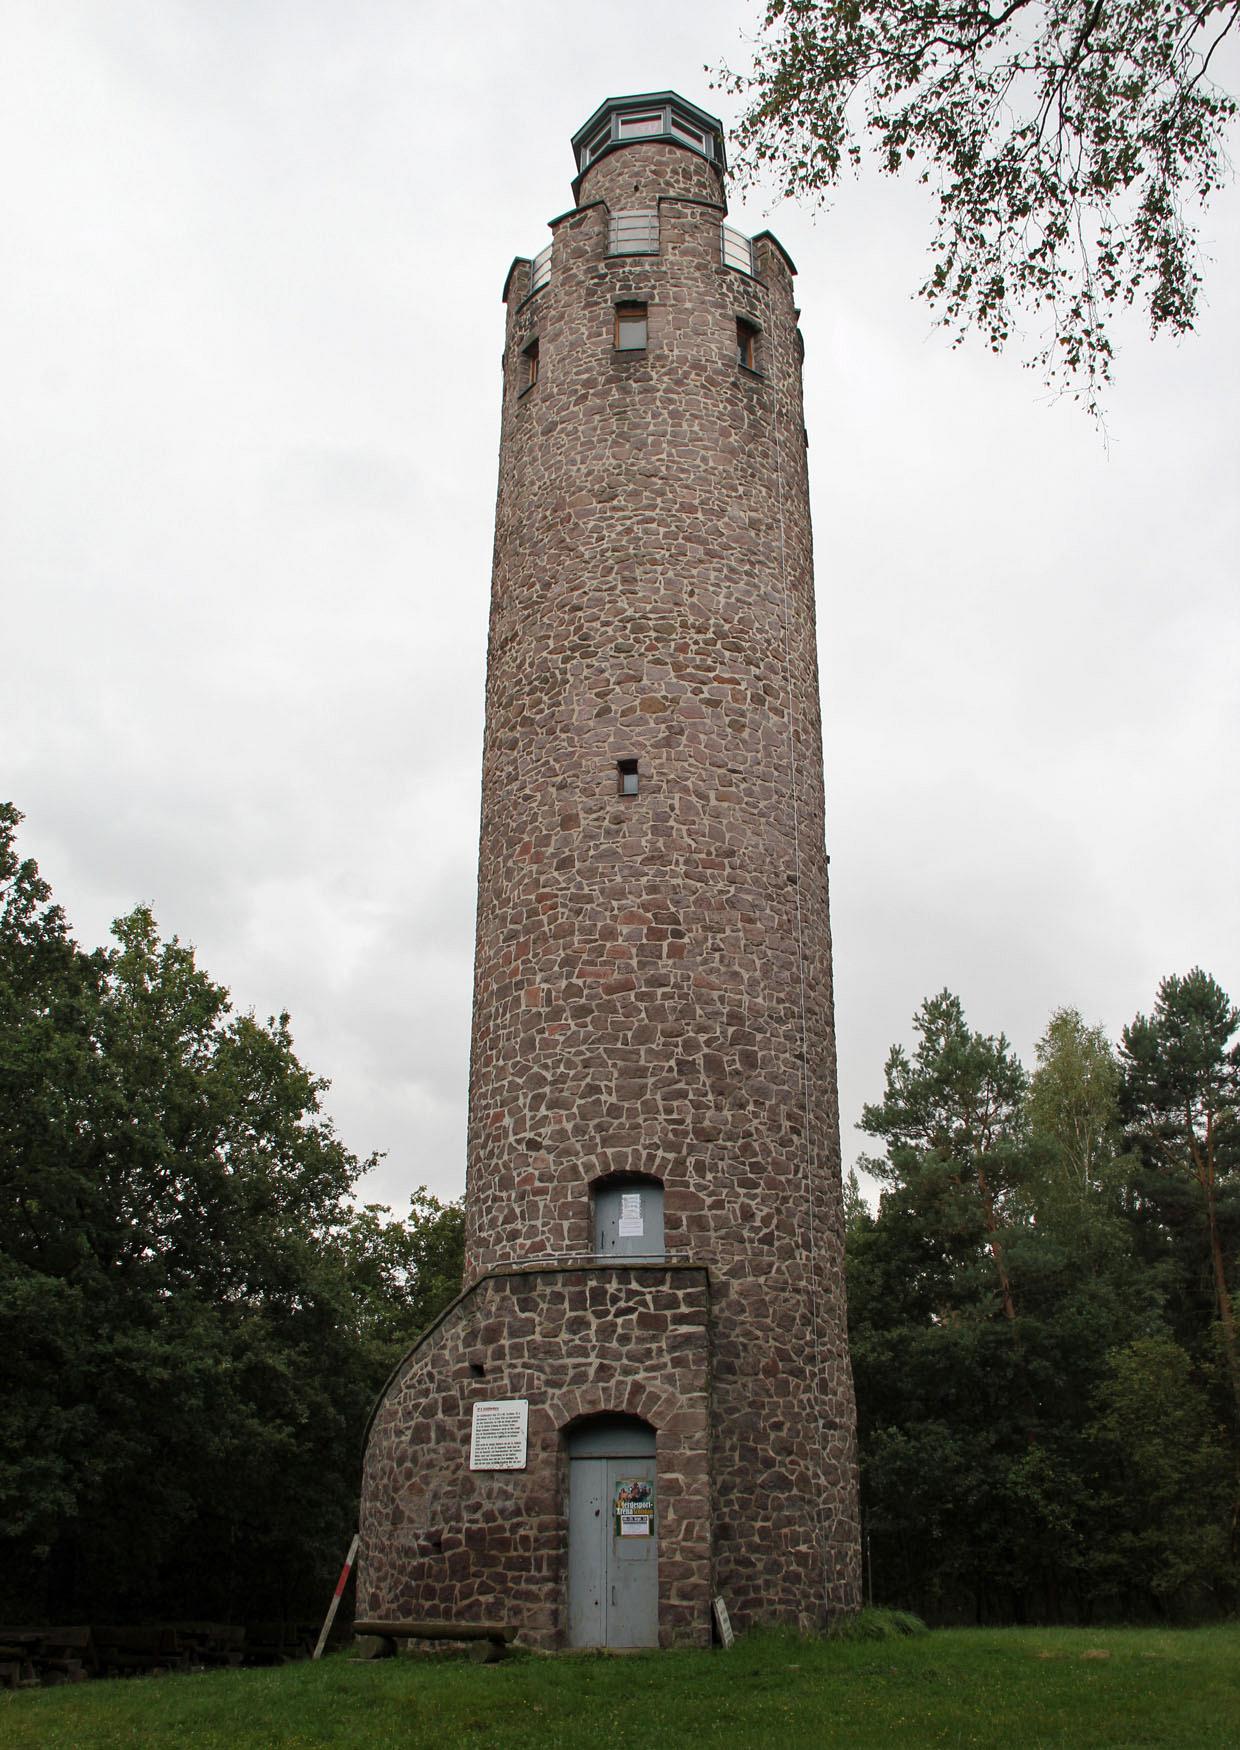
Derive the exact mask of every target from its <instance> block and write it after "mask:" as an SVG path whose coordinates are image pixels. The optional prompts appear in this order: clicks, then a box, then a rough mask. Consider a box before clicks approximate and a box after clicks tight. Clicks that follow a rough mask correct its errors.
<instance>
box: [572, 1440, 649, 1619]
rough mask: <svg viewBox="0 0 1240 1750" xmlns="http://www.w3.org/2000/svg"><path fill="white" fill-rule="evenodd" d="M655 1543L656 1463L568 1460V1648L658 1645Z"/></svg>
mask: <svg viewBox="0 0 1240 1750" xmlns="http://www.w3.org/2000/svg"><path fill="white" fill-rule="evenodd" d="M658 1537H659V1531H658V1500H657V1498H656V1490H655V1461H654V1459H653V1458H652V1457H639V1456H636V1455H634V1456H631V1457H621V1458H612V1457H607V1458H603V1457H598V1458H595V1457H584V1456H583V1457H580V1458H576V1457H575V1458H572V1459H570V1461H569V1497H568V1639H569V1645H570V1646H574V1647H657V1646H658V1644H659V1553H658Z"/></svg>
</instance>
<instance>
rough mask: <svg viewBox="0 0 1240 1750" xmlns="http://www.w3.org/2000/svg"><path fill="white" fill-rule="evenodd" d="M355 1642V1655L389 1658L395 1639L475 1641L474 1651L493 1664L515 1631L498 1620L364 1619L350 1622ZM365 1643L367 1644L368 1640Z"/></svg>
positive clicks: (503, 1653) (481, 1659) (486, 1662)
mask: <svg viewBox="0 0 1240 1750" xmlns="http://www.w3.org/2000/svg"><path fill="white" fill-rule="evenodd" d="M353 1633H354V1634H355V1635H356V1636H357V1640H358V1645H357V1648H356V1651H355V1653H354V1657H355V1658H357V1659H390V1658H392V1657H393V1656H394V1655H395V1652H396V1643H397V1641H477V1642H478V1643H479V1646H478V1651H477V1653H476V1655H475V1657H477V1659H478V1660H479V1662H480V1663H481V1664H484V1665H493V1664H494V1663H495V1661H496V1660H497V1659H502V1658H503V1657H504V1656H505V1654H506V1653H507V1651H508V1647H509V1643H510V1642H511V1641H514V1640H515V1639H516V1636H517V1631H516V1629H514V1628H507V1627H505V1625H504V1624H503V1623H499V1622H443V1621H435V1620H433V1619H429V1620H424V1621H422V1622H389V1621H387V1620H385V1619H378V1620H375V1619H366V1620H363V1621H361V1622H355V1623H354V1624H353ZM368 1643H369V1644H368Z"/></svg>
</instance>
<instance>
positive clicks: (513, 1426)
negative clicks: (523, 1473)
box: [469, 1398, 530, 1470]
mask: <svg viewBox="0 0 1240 1750" xmlns="http://www.w3.org/2000/svg"><path fill="white" fill-rule="evenodd" d="M529 1416H530V1406H529V1400H528V1399H527V1398H508V1399H506V1400H505V1399H495V1400H492V1401H491V1402H489V1403H479V1404H475V1405H474V1426H473V1438H472V1440H471V1441H470V1445H469V1468H470V1470H524V1469H525V1451H526V1437H527V1432H528V1428H529Z"/></svg>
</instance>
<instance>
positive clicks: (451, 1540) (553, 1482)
mask: <svg viewBox="0 0 1240 1750" xmlns="http://www.w3.org/2000/svg"><path fill="white" fill-rule="evenodd" d="M708 1317H709V1293H708V1286H707V1279H706V1272H705V1271H704V1270H700V1269H696V1268H692V1267H686V1266H684V1265H679V1266H671V1265H669V1266H666V1267H662V1268H655V1267H649V1266H643V1267H635V1266H625V1265H616V1264H606V1265H604V1264H599V1265H593V1266H591V1267H589V1268H585V1269H581V1270H537V1269H533V1270H530V1269H527V1270H525V1271H518V1272H513V1273H506V1274H500V1275H496V1276H489V1277H485V1278H483V1279H482V1280H480V1281H478V1282H477V1283H476V1284H475V1285H474V1287H473V1288H472V1289H471V1290H469V1291H467V1292H466V1294H465V1295H464V1296H463V1297H462V1299H460V1300H459V1301H457V1302H456V1303H455V1305H454V1306H453V1307H452V1308H451V1309H450V1310H449V1312H448V1313H447V1315H446V1316H445V1317H444V1319H443V1320H441V1322H440V1323H439V1324H438V1325H436V1326H435V1327H434V1328H433V1329H432V1330H431V1331H430V1332H429V1333H428V1334H427V1335H426V1336H425V1337H424V1338H423V1339H422V1341H421V1342H420V1343H418V1344H417V1345H416V1346H415V1348H414V1349H413V1350H412V1351H411V1353H410V1354H409V1356H408V1357H407V1358H406V1360H405V1361H404V1363H403V1364H402V1366H401V1368H400V1369H399V1370H398V1372H397V1374H396V1375H395V1376H394V1378H393V1380H392V1381H391V1383H390V1384H389V1386H388V1389H387V1391H386V1392H385V1394H384V1397H383V1399H382V1401H381V1403H380V1406H379V1409H378V1411H377V1413H376V1416H375V1420H374V1422H373V1424H372V1427H371V1430H370V1434H369V1438H368V1443H367V1449H366V1460H365V1472H364V1479H363V1486H362V1520H361V1532H362V1544H361V1553H360V1559H359V1570H358V1575H359V1577H358V1606H357V1607H358V1614H359V1616H362V1615H365V1616H370V1617H387V1618H395V1617H399V1618H405V1619H418V1618H423V1619H425V1618H427V1617H443V1618H449V1619H451V1620H454V1621H459V1622H489V1621H496V1620H498V1621H501V1622H507V1623H511V1624H512V1625H513V1626H514V1627H515V1628H516V1629H517V1630H518V1635H519V1638H520V1640H521V1641H522V1642H523V1643H524V1644H525V1645H527V1646H535V1647H543V1648H546V1649H551V1648H553V1647H556V1646H560V1645H562V1644H563V1641H564V1630H565V1625H566V1623H567V1592H566V1588H567V1574H568V1564H567V1547H568V1546H567V1538H568V1518H567V1504H568V1465H567V1460H566V1457H565V1452H564V1442H563V1435H564V1431H565V1429H566V1428H568V1427H569V1425H570V1424H571V1423H573V1422H574V1421H575V1420H576V1419H577V1418H579V1417H580V1416H582V1415H590V1414H594V1413H595V1412H597V1411H621V1412H624V1413H627V1414H629V1415H635V1416H640V1417H642V1418H643V1419H644V1420H645V1421H647V1422H649V1423H650V1424H651V1425H652V1426H653V1427H654V1429H655V1431H656V1459H657V1465H658V1485H657V1487H658V1497H657V1498H658V1503H659V1507H658V1511H659V1556H658V1561H659V1634H660V1642H661V1644H662V1645H664V1646H670V1645H681V1646H685V1645H707V1644H709V1640H710V1597H711V1547H710V1545H711V1532H710V1528H711V1504H710V1483H709V1461H708V1439H709V1337H708ZM479 1370H481V1371H479ZM488 1398H526V1399H528V1400H529V1453H528V1457H529V1462H528V1465H527V1468H526V1469H525V1470H524V1471H471V1470H470V1469H469V1449H470V1431H471V1425H472V1406H473V1404H474V1403H475V1401H477V1400H478V1399H488Z"/></svg>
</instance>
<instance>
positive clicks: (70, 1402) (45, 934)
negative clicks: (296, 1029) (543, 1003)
mask: <svg viewBox="0 0 1240 1750" xmlns="http://www.w3.org/2000/svg"><path fill="white" fill-rule="evenodd" d="M18 818H19V817H18V816H17V814H16V811H15V810H13V809H12V808H11V807H9V806H7V805H6V806H4V807H0V1201H2V1204H3V1208H4V1210H5V1221H4V1224H3V1227H2V1228H0V1573H3V1575H4V1580H3V1583H2V1584H0V1594H3V1596H2V1597H0V1610H2V1611H6V1612H7V1614H9V1615H13V1614H16V1615H18V1616H29V1615H34V1614H36V1613H39V1612H41V1611H47V1612H50V1613H52V1614H54V1615H58V1616H61V1617H65V1616H79V1617H82V1616H89V1615H92V1614H94V1615H96V1616H98V1615H99V1614H103V1615H107V1616H121V1617H123V1616H125V1615H142V1614H150V1613H156V1614H164V1615H167V1614H174V1613H180V1614H185V1615H192V1616H197V1617H204V1616H211V1615H215V1614H220V1615H225V1616H232V1617H237V1616H244V1615H249V1616H269V1615H277V1614H282V1613H284V1612H290V1613H297V1612H301V1611H304V1610H306V1609H307V1608H311V1609H314V1608H317V1606H318V1603H319V1601H320V1599H321V1596H322V1593H323V1590H324V1587H325V1586H327V1587H330V1579H331V1576H332V1574H333V1573H334V1571H335V1567H336V1566H337V1565H338V1563H339V1558H340V1553H341V1551H342V1549H343V1547H344V1546H345V1545H346V1544H347V1541H348V1536H349V1533H350V1529H351V1527H352V1525H353V1524H354V1523H355V1516H356V1489H357V1483H358V1471H359V1460H360V1451H359V1439H360V1433H361V1428H362V1426H363V1423H364V1420H365V1417H366V1414H367V1411H368V1409H369V1406H370V1403H371V1401H372V1400H373V1396H374V1394H375V1392H376V1391H377V1390H378V1388H379V1386H380V1385H381V1383H382V1381H383V1379H384V1378H385V1376H386V1374H387V1373H388V1371H389V1370H390V1368H391V1366H392V1364H393V1362H394V1360H395V1359H396V1356H397V1354H398V1353H399V1351H400V1349H402V1348H403V1347H404V1346H406V1345H407V1344H408V1342H409V1341H410V1340H411V1338H412V1337H413V1336H414V1335H415V1334H416V1331H417V1329H418V1327H419V1325H420V1324H421V1323H422V1322H425V1321H428V1320H429V1319H430V1318H431V1317H433V1316H434V1314H435V1312H436V1311H437V1310H438V1308H439V1306H441V1305H442V1304H443V1303H444V1302H445V1301H446V1300H448V1299H450V1298H451V1297H452V1295H453V1294H454V1293H455V1292H456V1288H457V1285H458V1283H459V1273H460V1246H461V1219H460V1210H459V1209H458V1208H456V1207H447V1208H445V1207H444V1206H442V1205H440V1204H438V1203H437V1202H436V1201H435V1199H433V1198H430V1197H428V1196H427V1194H426V1193H425V1192H419V1193H417V1194H416V1196H415V1198H414V1200H413V1203H412V1205H411V1210H410V1214H409V1217H408V1218H407V1219H406V1220H404V1221H397V1220H393V1219H392V1218H391V1217H390V1212H388V1211H386V1210H383V1209H381V1208H379V1207H378V1206H369V1207H367V1208H365V1209H360V1210H359V1209H358V1208H357V1206H356V1205H355V1203H354V1201H353V1192H354V1188H355V1186H356V1184H357V1182H358V1180H359V1178H360V1176H361V1174H362V1173H363V1172H364V1171H365V1170H366V1166H367V1165H368V1164H369V1163H365V1162H360V1161H358V1160H357V1158H356V1157H355V1156H353V1155H352V1154H351V1153H350V1152H349V1151H348V1150H347V1149H346V1148H345V1146H344V1145H343V1143H342V1142H341V1141H340V1139H339V1138H338V1137H337V1136H336V1135H335V1133H334V1131H333V1128H332V1126H331V1123H330V1121H329V1120H328V1119H327V1118H326V1116H325V1115H324V1113H323V1111H322V1106H321V1097H322V1094H323V1092H324V1090H325V1087H326V1084H325V1083H324V1082H323V1081H321V1080H320V1079H319V1078H317V1077H315V1076H314V1075H312V1074H311V1073H310V1072H309V1071H308V1070H306V1069H305V1068H304V1066H303V1065H302V1064H301V1063H300V1062H299V1060H298V1058H297V1056H296V1053H295V1051H294V1048H293V1041H292V1036H291V1032H290V1027H289V1018H288V1016H287V1015H281V1016H279V1017H277V1018H275V1019H272V1020H269V1021H268V1022H266V1023H265V1024H264V1023H261V1022H259V1021H257V1020H256V1019H255V1017H254V1016H253V1015H248V1014H237V1013H235V1012H234V1011H233V1009H232V1006H231V1003H230V1000H229V997H228V993H227V992H226V991H225V990H224V989H222V988H221V987H220V986H219V985H216V984H215V983H213V982H212V980H211V979H210V978H209V977H208V976H207V975H206V973H204V972H203V971H202V970H201V969H200V968H199V967H198V966H197V964H196V961H195V957H194V954H193V951H192V950H191V949H189V948H187V947H186V946H184V945H183V944H181V943H180V942H178V941H177V940H176V938H175V937H174V938H173V939H172V940H170V941H164V940H162V939H161V937H160V935H159V932H158V930H157V928H156V925H155V922H154V920H153V918H152V917H151V915H150V913H149V911H147V910H145V909H144V908H139V909H137V910H136V911H134V912H132V913H130V914H129V915H128V916H127V917H125V918H122V919H120V920H119V921H118V922H117V924H116V926H115V945H114V946H113V947H112V948H111V949H108V950H106V951H105V950H98V951H95V952H93V953H87V952H85V951H83V950H82V949H81V948H79V947H78V946H77V944H76V943H74V942H73V940H72V939H71V937H70V935H69V933H68V929H67V925H66V923H65V919H64V916H63V914H62V912H61V911H60V910H59V908H58V907H56V906H55V905H54V904H53V903H52V900H51V895H50V892H49V890H48V887H47V884H46V883H45V882H44V881H43V880H42V878H41V877H40V876H39V873H38V870H37V868H36V867H35V865H34V863H33V862H31V861H29V860H22V859H20V858H19V857H18V855H17V851H16V848H15V838H14V834H15V830H16V826H17V822H18Z"/></svg>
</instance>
